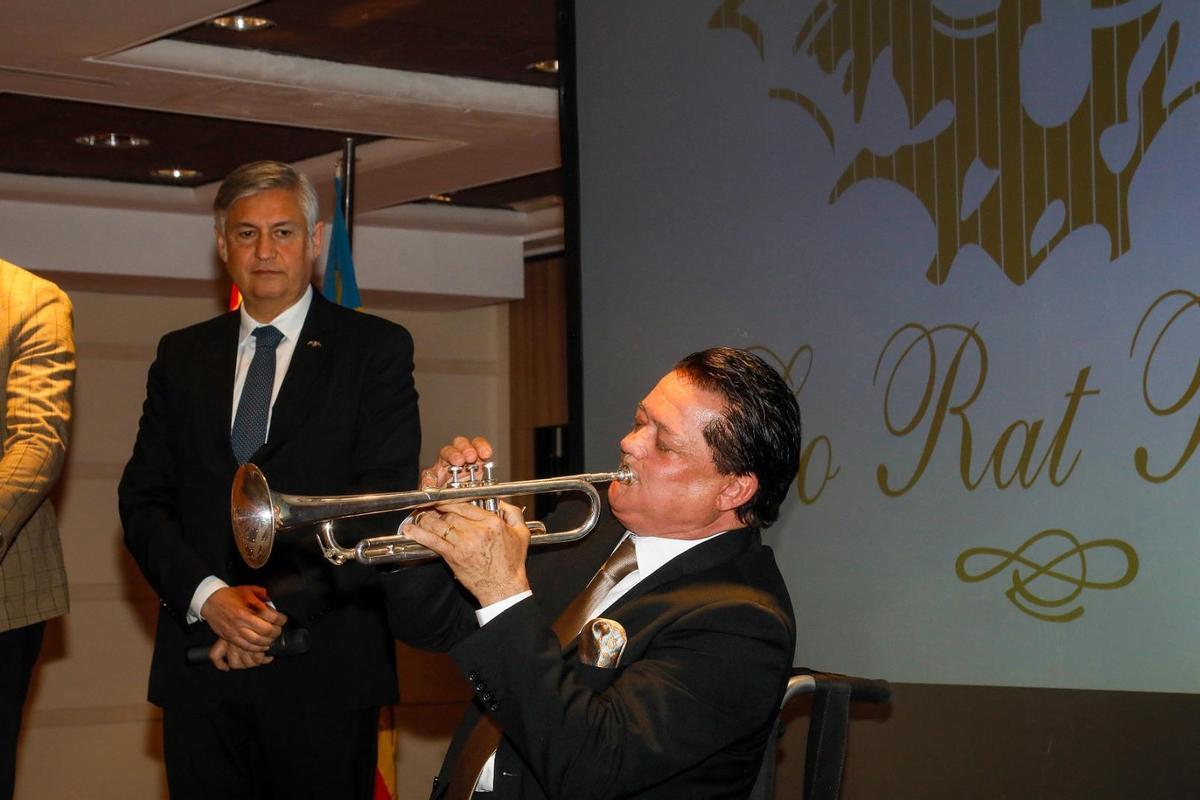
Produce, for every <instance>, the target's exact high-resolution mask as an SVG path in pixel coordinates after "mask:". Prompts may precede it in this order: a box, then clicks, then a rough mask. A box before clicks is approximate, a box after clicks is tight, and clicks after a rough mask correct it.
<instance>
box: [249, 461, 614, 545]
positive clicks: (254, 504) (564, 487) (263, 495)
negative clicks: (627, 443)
mask: <svg viewBox="0 0 1200 800" xmlns="http://www.w3.org/2000/svg"><path fill="white" fill-rule="evenodd" d="M459 478H460V476H459V474H458V473H457V472H455V473H454V475H453V477H452V480H451V485H449V486H446V487H443V488H440V489H415V490H412V491H408V492H381V493H373V494H356V495H330V496H321V495H296V494H283V493H280V492H274V491H271V488H270V487H269V486H268V485H267V479H266V476H264V475H263V473H262V470H260V469H259V468H258V467H257V466H255V465H254V464H244V465H242V467H241V468H239V469H238V472H237V475H236V476H234V479H233V489H232V491H231V492H230V519H231V521H232V523H233V537H234V541H235V542H236V544H237V548H238V552H239V553H241V555H242V560H244V561H245V562H246V563H247V564H249V565H250V566H251V567H255V568H258V567H261V566H262V565H263V564H266V563H267V560H268V559H269V558H270V557H271V550H272V549H273V548H274V544H275V538H276V536H277V535H278V534H281V533H284V534H286V533H288V532H290V531H294V530H297V529H300V528H304V527H308V526H312V525H318V526H319V529H318V531H317V541H318V542H319V543H320V545H321V551H322V553H323V554H324V556H325V558H326V559H327V560H329V561H330V562H331V563H333V564H337V565H341V564H344V563H346V562H347V561H358V562H359V563H362V564H380V563H394V562H399V561H416V560H420V559H428V558H436V557H437V554H436V553H434V552H433V551H432V550H430V549H429V548H427V547H425V546H424V545H420V544H417V543H416V542H414V541H412V540H411V539H409V538H408V537H407V536H405V535H404V534H402V533H396V534H392V535H388V536H373V537H369V538H366V539H363V540H361V541H359V542H358V543H357V544H355V545H354V547H343V546H342V545H341V544H339V543H338V541H337V538H336V536H335V531H334V522H335V521H336V520H339V519H348V518H351V517H360V516H364V515H367V514H378V513H382V512H385V511H406V510H409V509H417V508H428V507H436V506H440V505H446V504H447V503H461V502H475V503H478V504H480V505H482V506H484V507H485V508H488V509H489V510H493V511H494V510H495V509H496V507H497V506H496V503H497V500H498V498H503V497H513V496H516V495H524V494H546V493H550V492H582V493H583V494H584V496H585V497H587V498H588V503H589V505H590V508H589V511H588V516H587V518H586V519H585V520H584V521H583V523H582V524H581V525H579V526H577V527H575V528H571V529H569V530H566V531H548V530H546V527H545V525H543V524H542V523H540V522H536V521H531V522H528V523H526V525H527V526H528V527H529V530H530V535H531V539H530V544H531V545H545V544H558V543H560V542H570V541H574V540H575V539H581V538H583V537H584V536H586V535H587V534H588V533H590V532H591V530H592V528H594V527H595V526H596V522H597V521H598V520H599V519H600V494H599V492H597V491H596V487H595V486H594V485H593V484H597V483H609V482H611V481H621V482H622V483H631V482H632V481H633V473H632V472H631V471H630V469H629V468H628V467H622V468H621V469H619V470H617V471H616V472H591V473H585V474H582V475H568V476H565V477H561V478H540V479H537V480H528V481H510V482H507V483H496V482H492V481H491V465H490V464H488V465H486V477H485V478H484V479H483V480H482V482H480V481H479V480H478V476H477V475H476V473H475V472H474V471H472V473H471V477H470V479H469V481H468V482H467V483H466V484H463V483H460V482H459Z"/></svg>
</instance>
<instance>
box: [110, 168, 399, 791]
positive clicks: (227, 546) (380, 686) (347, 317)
mask: <svg viewBox="0 0 1200 800" xmlns="http://www.w3.org/2000/svg"><path fill="white" fill-rule="evenodd" d="M214 211H215V216H216V239H217V250H218V253H219V255H220V257H221V259H222V261H224V262H225V265H226V267H227V269H228V271H229V273H230V275H231V276H232V278H233V280H234V282H235V283H236V284H237V286H238V288H239V289H240V290H241V293H242V297H243V303H242V307H241V309H240V310H239V311H233V312H230V313H228V314H224V315H221V316H219V317H216V318H214V319H211V320H209V321H207V322H202V323H200V324H198V325H194V326H192V327H189V328H184V329H182V330H179V331H175V332H173V333H169V334H167V335H166V336H164V337H163V339H162V341H161V342H160V343H159V346H158V354H157V356H156V358H155V361H154V363H153V365H152V366H151V367H150V373H149V379H148V383H147V391H146V402H145V406H144V408H143V412H142V419H141V423H140V427H139V430H138V437H137V442H136V444H135V445H134V449H133V456H132V458H131V459H130V461H129V464H128V465H127V466H126V468H125V473H124V475H123V476H122V479H121V484H120V490H119V492H120V510H121V519H122V522H123V523H124V526H125V543H126V546H127V547H128V548H129V551H130V552H131V553H132V554H133V557H134V559H135V560H136V561H137V563H138V565H139V566H140V567H141V570H142V573H143V574H144V575H145V576H146V579H147V580H148V581H149V582H150V585H151V586H152V587H154V589H155V591H157V592H158V595H159V597H160V598H161V600H162V604H161V605H162V607H161V608H160V610H159V617H158V626H157V633H156V636H155V644H154V657H153V661H152V664H151V668H150V692H149V697H150V700H151V702H153V703H155V704H157V705H160V706H162V707H163V749H164V756H165V760H166V767H167V779H168V784H169V787H170V791H171V796H172V797H173V798H177V799H178V798H186V797H197V798H201V797H203V798H214V797H221V798H234V797H237V798H242V797H245V798H271V797H274V798H283V797H287V798H289V800H291V798H301V797H338V798H341V797H362V798H367V797H370V796H371V793H372V785H373V780H374V769H375V741H376V721H377V718H378V709H379V707H380V706H381V705H382V704H385V703H386V704H390V703H394V702H396V699H397V693H396V676H395V651H394V644H393V642H392V640H391V638H390V636H389V634H388V632H387V627H386V621H385V619H384V616H383V613H382V611H381V610H380V601H381V598H380V597H379V592H378V585H377V583H376V582H375V581H374V580H373V573H372V572H371V571H369V570H367V569H366V568H365V567H362V566H361V565H357V564H353V565H350V566H347V567H341V568H339V569H337V570H334V569H332V567H330V565H328V564H326V563H325V562H324V561H323V560H322V559H321V558H320V556H319V554H318V553H316V552H315V549H316V548H315V546H314V547H308V546H306V545H309V544H310V542H309V541H308V540H307V539H306V540H305V541H304V542H303V544H297V546H295V547H293V548H290V550H288V551H287V552H286V553H285V554H284V555H283V556H282V557H277V558H275V559H273V560H272V562H270V563H268V564H267V566H266V568H265V569H264V570H262V571H261V572H252V571H250V570H249V569H248V568H246V567H245V565H244V564H243V563H242V562H241V561H240V559H239V558H238V555H237V552H236V549H235V545H234V540H233V536H232V533H231V529H230V517H229V493H230V486H231V484H232V481H233V476H234V473H235V471H236V470H237V468H238V465H239V462H244V461H252V462H253V463H255V464H257V465H258V466H259V467H260V468H261V469H262V470H263V472H264V473H265V475H266V477H267V479H268V480H269V482H270V484H271V486H272V488H273V489H277V490H280V491H284V492H290V493H298V494H344V493H354V492H364V491H383V490H390V491H398V490H403V489H407V488H411V487H412V486H413V484H414V483H415V481H416V472H417V460H418V457H419V456H418V453H419V449H420V428H419V423H418V417H417V394H416V391H415V389H414V386H413V378H412V368H413V361H412V338H411V337H410V336H409V334H408V332H407V331H406V330H404V329H403V328H402V327H400V326H398V325H395V324H392V323H390V322H387V321H385V320H382V319H379V318H377V317H373V316H369V315H366V314H362V313H359V312H357V311H351V310H348V309H344V308H341V307H339V306H336V305H333V304H331V303H330V302H328V301H326V300H325V299H324V298H322V297H321V296H320V295H319V294H317V293H316V292H314V291H313V289H312V287H311V285H310V282H311V280H312V274H313V265H314V262H315V260H316V257H317V255H318V253H319V252H320V248H321V232H322V228H321V223H320V222H318V221H317V201H316V194H315V192H314V191H313V188H312V185H311V184H310V183H309V182H308V180H307V179H306V178H304V177H303V176H302V175H299V174H297V173H296V172H294V171H293V170H292V169H291V168H290V167H288V166H287V165H286V164H280V163H278V162H255V163H253V164H247V165H244V166H242V167H239V168H238V169H237V170H235V171H234V172H233V173H231V174H230V175H229V177H228V178H226V180H225V182H224V183H223V184H222V186H221V188H220V190H219V191H218V193H217V197H216V200H215V202H214ZM299 628H304V629H305V630H306V631H307V633H308V637H307V639H308V641H309V642H310V646H309V649H308V651H307V652H304V653H302V654H292V655H286V656H280V657H273V656H272V654H271V653H269V652H268V648H269V647H270V646H271V644H272V642H274V641H275V640H276V639H277V638H278V637H280V635H281V633H284V634H285V637H284V639H283V641H288V640H289V639H290V640H291V641H295V640H296V636H295V631H296V630H297V629H299ZM288 632H291V634H292V635H290V636H288V635H287V633H288ZM205 646H208V659H207V660H206V661H203V663H201V664H194V663H188V660H187V657H186V654H187V652H188V651H189V649H191V650H192V651H193V652H194V651H195V649H196V648H197V647H200V648H203V647H205ZM201 652H203V650H201Z"/></svg>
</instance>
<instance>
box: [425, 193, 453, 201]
mask: <svg viewBox="0 0 1200 800" xmlns="http://www.w3.org/2000/svg"><path fill="white" fill-rule="evenodd" d="M429 199H430V200H432V201H433V202H435V203H453V202H454V198H453V197H451V196H450V195H448V194H431V195H429Z"/></svg>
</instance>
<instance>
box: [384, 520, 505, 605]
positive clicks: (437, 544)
mask: <svg viewBox="0 0 1200 800" xmlns="http://www.w3.org/2000/svg"><path fill="white" fill-rule="evenodd" d="M401 532H402V533H404V535H406V536H407V537H408V538H410V539H412V540H413V541H414V542H418V543H420V544H423V545H425V546H426V547H428V548H429V549H430V550H432V551H433V552H435V553H437V554H438V555H439V556H441V557H442V558H443V559H444V560H445V561H446V564H447V565H448V566H449V567H450V569H451V570H452V571H453V572H454V577H455V578H456V579H457V580H458V582H459V583H461V584H462V585H463V586H464V587H465V588H466V590H467V591H469V592H470V593H471V594H473V595H474V596H475V599H476V600H478V601H479V603H480V605H483V606H487V605H491V604H492V603H497V602H499V601H501V600H505V599H507V598H509V597H512V596H513V595H517V594H520V593H521V592H525V591H528V590H529V580H528V578H527V577H526V576H525V555H526V553H528V551H529V529H528V528H527V527H525V520H524V519H523V518H522V516H521V510H520V509H519V508H517V507H516V506H513V505H510V504H508V503H500V511H499V513H495V514H494V513H492V512H490V511H486V510H484V509H482V508H479V507H478V506H474V505H471V504H470V503H454V504H452V505H446V506H441V507H440V508H438V509H437V510H434V511H421V512H419V513H417V514H414V515H413V516H412V517H411V518H410V519H409V520H408V521H407V522H405V523H404V526H403V528H402V529H401Z"/></svg>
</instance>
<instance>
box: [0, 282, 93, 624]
mask: <svg viewBox="0 0 1200 800" xmlns="http://www.w3.org/2000/svg"><path fill="white" fill-rule="evenodd" d="M0 334H2V335H3V341H0V367H2V368H3V370H4V375H5V397H4V404H3V419H2V420H0V432H2V433H3V448H4V449H3V454H2V456H0V592H2V597H0V630H9V629H11V628H18V627H22V626H24V625H29V624H32V623H34V622H39V621H41V620H44V619H49V618H50V617H54V616H58V615H61V614H63V613H65V612H66V610H67V581H66V573H65V570H64V569H63V558H62V547H61V544H60V542H59V537H58V524H57V521H56V519H55V516H54V509H53V507H52V505H51V503H50V501H49V500H48V499H47V495H48V494H49V492H50V490H51V489H52V488H53V486H54V483H55V481H56V480H58V476H59V473H60V472H61V471H62V467H63V462H64V460H65V456H66V447H67V431H68V426H69V424H70V419H71V395H72V387H73V383H74V378H75V344H74V338H73V336H72V318H71V303H70V300H68V299H67V296H66V294H64V293H63V292H62V291H61V290H60V289H59V288H58V287H57V286H55V285H54V284H53V283H50V282H49V281H45V280H42V279H41V278H38V277H36V276H34V275H32V274H31V273H29V272H26V271H25V270H22V269H21V268H19V267H17V266H15V265H13V264H9V263H8V262H5V261H0Z"/></svg>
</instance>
